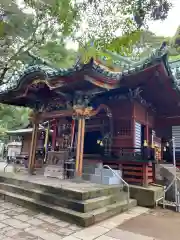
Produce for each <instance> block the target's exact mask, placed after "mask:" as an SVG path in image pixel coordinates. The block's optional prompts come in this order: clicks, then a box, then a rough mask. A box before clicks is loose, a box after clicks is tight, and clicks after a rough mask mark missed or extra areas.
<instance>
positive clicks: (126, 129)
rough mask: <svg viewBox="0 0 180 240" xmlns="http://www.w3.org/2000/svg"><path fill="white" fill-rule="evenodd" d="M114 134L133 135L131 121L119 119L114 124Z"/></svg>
mask: <svg viewBox="0 0 180 240" xmlns="http://www.w3.org/2000/svg"><path fill="white" fill-rule="evenodd" d="M114 130H115V131H114V132H115V135H116V136H130V135H131V120H126V119H119V120H116V121H115V122H114Z"/></svg>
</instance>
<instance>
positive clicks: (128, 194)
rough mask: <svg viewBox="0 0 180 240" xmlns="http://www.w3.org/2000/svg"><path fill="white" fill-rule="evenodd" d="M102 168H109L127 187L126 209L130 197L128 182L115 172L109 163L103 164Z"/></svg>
mask: <svg viewBox="0 0 180 240" xmlns="http://www.w3.org/2000/svg"><path fill="white" fill-rule="evenodd" d="M103 168H108V169H109V170H111V171H112V173H113V174H114V176H116V177H118V178H119V179H120V180H121V181H122V182H123V183H124V185H125V186H126V187H127V203H128V209H129V199H130V189H129V184H128V183H127V182H126V181H125V180H124V179H123V178H122V177H121V176H120V175H119V174H117V173H116V172H115V171H114V170H113V169H112V168H111V167H110V166H109V165H104V166H103Z"/></svg>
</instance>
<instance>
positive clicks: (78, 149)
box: [76, 118, 82, 176]
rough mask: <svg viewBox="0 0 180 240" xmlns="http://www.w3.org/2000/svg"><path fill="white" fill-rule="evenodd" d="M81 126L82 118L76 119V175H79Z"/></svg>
mask: <svg viewBox="0 0 180 240" xmlns="http://www.w3.org/2000/svg"><path fill="white" fill-rule="evenodd" d="M81 128H82V119H81V118H79V119H78V136H77V143H76V144H77V147H76V176H79V158H80V151H81V133H82V132H81Z"/></svg>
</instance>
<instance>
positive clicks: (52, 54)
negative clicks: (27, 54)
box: [37, 41, 77, 68]
mask: <svg viewBox="0 0 180 240" xmlns="http://www.w3.org/2000/svg"><path fill="white" fill-rule="evenodd" d="M37 55H38V56H41V57H42V58H44V59H47V60H48V61H50V62H51V64H52V65H53V66H54V67H57V68H68V67H72V66H73V64H74V63H75V60H76V58H77V53H76V52H75V51H74V50H68V49H67V48H66V47H65V44H64V43H63V42H57V41H48V42H47V43H46V44H45V45H43V46H41V47H40V48H39V49H38V51H37Z"/></svg>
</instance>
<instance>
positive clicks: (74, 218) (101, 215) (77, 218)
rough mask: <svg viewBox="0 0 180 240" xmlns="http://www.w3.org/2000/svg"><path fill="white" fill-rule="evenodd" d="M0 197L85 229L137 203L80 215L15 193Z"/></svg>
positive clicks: (7, 193)
mask: <svg viewBox="0 0 180 240" xmlns="http://www.w3.org/2000/svg"><path fill="white" fill-rule="evenodd" d="M0 195H1V196H3V197H4V199H5V200H7V201H10V202H13V203H15V204H18V205H21V206H24V207H28V208H31V209H35V210H37V209H38V211H39V210H40V211H43V212H45V213H47V214H50V215H53V216H56V217H58V218H60V219H62V220H65V221H69V222H74V223H76V224H78V225H80V226H83V227H87V226H90V225H93V224H95V223H97V222H100V221H102V220H105V219H107V218H109V217H112V216H114V215H116V214H119V213H121V212H124V211H127V210H128V208H132V207H134V206H136V205H137V201H136V200H134V199H130V202H129V205H128V204H127V201H120V202H117V203H114V204H110V205H107V206H105V207H101V208H99V209H96V210H92V211H90V212H86V213H81V212H77V211H74V210H71V209H67V208H64V207H60V206H57V205H53V204H50V203H45V202H44V201H41V200H36V199H34V198H30V197H26V196H22V195H20V194H17V193H12V192H8V191H5V190H2V189H1V190H0Z"/></svg>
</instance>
